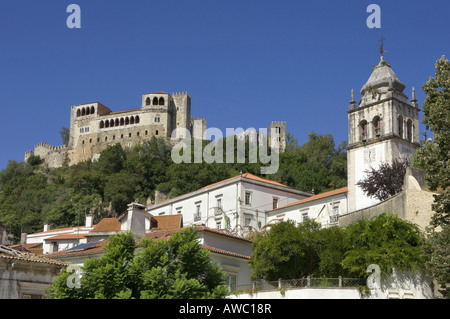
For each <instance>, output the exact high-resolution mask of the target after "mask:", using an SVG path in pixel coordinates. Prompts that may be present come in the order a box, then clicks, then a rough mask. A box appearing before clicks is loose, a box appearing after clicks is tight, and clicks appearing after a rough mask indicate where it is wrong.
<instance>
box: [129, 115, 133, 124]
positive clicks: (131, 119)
mask: <svg viewBox="0 0 450 319" xmlns="http://www.w3.org/2000/svg"><path fill="white" fill-rule="evenodd" d="M130 124H134V116H132V117H130Z"/></svg>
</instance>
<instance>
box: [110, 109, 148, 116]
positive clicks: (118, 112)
mask: <svg viewBox="0 0 450 319" xmlns="http://www.w3.org/2000/svg"><path fill="white" fill-rule="evenodd" d="M140 110H141V109H132V110H126V111H117V112H111V113H108V114H105V115H104V116H108V115H116V114H121V113H130V112H136V111H140Z"/></svg>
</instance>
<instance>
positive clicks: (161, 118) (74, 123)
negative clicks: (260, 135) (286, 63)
mask: <svg viewBox="0 0 450 319" xmlns="http://www.w3.org/2000/svg"><path fill="white" fill-rule="evenodd" d="M272 128H275V129H276V132H277V136H276V137H270V136H269V138H270V140H271V141H272V140H273V141H272V142H270V146H272V147H273V146H275V145H276V146H277V147H278V149H279V150H281V151H283V150H284V148H285V137H286V123H285V122H272V124H271V125H270V127H269V131H270V129H272ZM205 132H206V118H200V117H194V116H191V96H190V95H189V93H187V92H181V93H180V92H179V93H172V95H170V94H169V93H166V92H155V93H147V94H144V95H142V105H141V107H139V108H136V109H132V110H127V111H119V112H112V111H111V110H110V109H109V108H108V107H106V106H105V105H103V104H101V103H99V102H94V103H87V104H80V105H75V106H72V107H71V112H70V136H69V142H68V144H67V145H66V146H56V147H55V146H52V145H49V144H47V143H39V144H37V145H36V146H35V148H34V151H27V152H26V153H25V161H27V160H28V158H29V157H30V156H31V155H36V156H39V157H40V158H41V159H43V160H44V161H45V163H46V165H47V166H48V167H50V168H56V167H61V166H62V165H63V164H64V163H65V162H66V163H68V165H74V164H77V163H79V162H82V161H86V160H91V159H96V158H98V157H99V156H100V153H101V152H102V151H103V150H104V149H106V148H107V147H108V146H110V145H114V144H116V143H120V144H121V145H122V146H123V147H125V148H132V147H134V146H136V145H139V144H140V143H142V142H143V141H146V140H150V139H151V138H152V137H153V136H155V137H163V138H165V139H167V140H168V141H172V142H173V141H176V140H179V139H182V138H187V137H191V138H194V139H205V137H206V134H205Z"/></svg>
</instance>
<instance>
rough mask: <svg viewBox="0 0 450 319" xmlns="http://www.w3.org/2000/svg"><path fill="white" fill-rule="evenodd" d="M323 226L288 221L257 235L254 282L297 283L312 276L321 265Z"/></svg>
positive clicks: (251, 262) (253, 267)
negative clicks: (320, 251)
mask: <svg viewBox="0 0 450 319" xmlns="http://www.w3.org/2000/svg"><path fill="white" fill-rule="evenodd" d="M319 229H320V225H319V224H317V223H315V222H314V221H307V222H304V223H301V224H299V225H297V226H296V225H295V223H294V222H293V221H285V222H281V223H277V224H275V225H273V226H272V227H271V229H270V231H269V232H267V233H263V234H257V235H256V239H255V241H254V243H253V253H252V256H251V257H250V266H251V267H252V269H253V271H254V272H253V274H252V280H258V279H265V280H269V281H273V280H278V279H279V278H281V279H295V278H301V277H303V276H308V275H310V274H312V273H313V272H314V271H315V270H316V269H317V267H318V265H319V255H318V251H319V248H318V243H319V242H318V238H317V231H318V230H319Z"/></svg>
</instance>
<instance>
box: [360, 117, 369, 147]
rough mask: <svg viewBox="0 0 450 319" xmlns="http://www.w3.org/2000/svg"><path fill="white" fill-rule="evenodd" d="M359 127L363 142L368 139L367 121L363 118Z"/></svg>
mask: <svg viewBox="0 0 450 319" xmlns="http://www.w3.org/2000/svg"><path fill="white" fill-rule="evenodd" d="M359 129H360V133H361V140H362V141H363V142H366V141H367V137H368V135H367V121H366V120H363V121H361V123H360V124H359Z"/></svg>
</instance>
